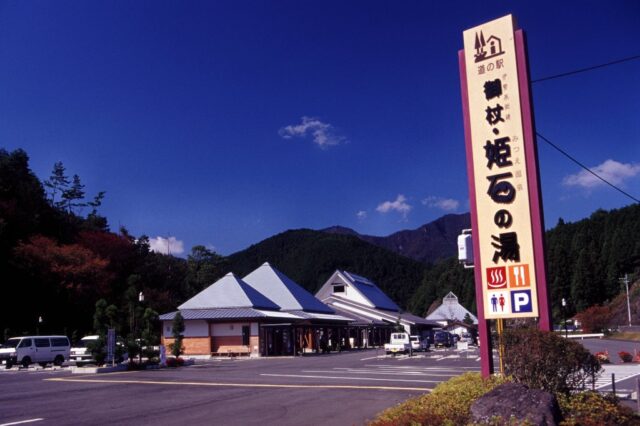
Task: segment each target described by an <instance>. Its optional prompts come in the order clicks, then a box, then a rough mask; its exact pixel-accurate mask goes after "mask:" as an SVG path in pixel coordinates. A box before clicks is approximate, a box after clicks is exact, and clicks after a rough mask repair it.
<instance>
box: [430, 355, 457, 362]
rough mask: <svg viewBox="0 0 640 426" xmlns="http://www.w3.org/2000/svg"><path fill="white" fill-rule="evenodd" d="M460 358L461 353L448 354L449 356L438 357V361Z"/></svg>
mask: <svg viewBox="0 0 640 426" xmlns="http://www.w3.org/2000/svg"><path fill="white" fill-rule="evenodd" d="M457 358H460V355H447V356H443V357H442V358H440V359H437V360H436V361H444V360H445V359H457Z"/></svg>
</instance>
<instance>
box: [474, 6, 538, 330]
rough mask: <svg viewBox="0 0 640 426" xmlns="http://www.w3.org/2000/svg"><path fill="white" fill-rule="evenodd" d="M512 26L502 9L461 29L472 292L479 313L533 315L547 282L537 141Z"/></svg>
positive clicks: (488, 316)
mask: <svg viewBox="0 0 640 426" xmlns="http://www.w3.org/2000/svg"><path fill="white" fill-rule="evenodd" d="M514 27H515V23H514V18H513V17H512V16H511V15H507V16H504V17H502V18H499V19H496V20H494V21H491V22H487V23H485V24H482V25H480V26H477V27H475V28H471V29H469V30H467V31H465V32H464V34H463V38H464V53H463V54H462V55H463V56H464V76H463V78H464V79H465V80H466V93H465V95H466V96H465V97H466V99H464V100H463V101H464V102H465V103H466V110H465V112H466V115H467V116H466V117H465V121H466V123H465V124H466V129H465V131H466V137H467V156H468V158H467V162H469V163H470V164H469V166H468V169H469V170H470V171H471V173H470V174H471V176H470V179H471V180H472V182H471V183H470V187H472V191H473V193H472V194H471V199H472V205H473V206H472V210H473V214H474V218H473V222H474V230H473V233H474V239H477V240H476V242H475V244H476V245H477V247H474V249H475V250H474V251H475V253H476V254H475V266H476V268H480V271H479V272H480V274H479V279H480V280H481V287H482V291H481V292H478V294H477V297H478V298H482V305H483V310H484V318H485V319H500V318H520V317H538V316H539V307H538V297H539V295H538V286H539V285H540V284H542V285H543V286H546V282H545V278H544V260H543V259H544V257H543V254H542V252H541V238H542V237H541V235H538V234H541V232H540V229H538V228H541V226H540V218H541V215H540V204H539V200H538V190H537V186H538V177H537V165H536V158H535V149H534V148H533V149H532V148H531V147H529V146H527V144H532V143H535V141H534V140H531V139H532V136H533V135H532V134H531V135H529V134H527V126H526V125H527V124H528V125H529V127H531V121H532V120H531V117H530V116H527V114H529V113H530V112H529V111H528V106H527V108H526V109H527V111H523V105H525V104H526V105H528V102H529V99H528V87H526V86H527V84H528V81H527V78H526V62H524V47H523V41H522V40H520V45H518V43H519V42H518V40H517V36H518V34H517V33H516V31H515V28H514ZM520 36H522V35H521V34H520ZM519 49H520V50H522V56H523V57H522V58H519V57H518V55H519V53H520V51H519ZM523 68H525V69H523ZM523 75H524V76H525V78H524V81H522V80H523V79H522V76H523ZM523 91H524V92H526V94H527V99H526V101H525V100H524V99H521V93H522V92H523ZM536 239H539V240H540V241H539V242H538V244H536ZM538 248H540V250H539V253H536V250H537V249H538ZM539 281H541V283H539ZM543 294H544V296H545V297H546V287H545V290H544V291H543ZM479 304H480V303H479ZM544 305H545V307H546V300H545V302H544Z"/></svg>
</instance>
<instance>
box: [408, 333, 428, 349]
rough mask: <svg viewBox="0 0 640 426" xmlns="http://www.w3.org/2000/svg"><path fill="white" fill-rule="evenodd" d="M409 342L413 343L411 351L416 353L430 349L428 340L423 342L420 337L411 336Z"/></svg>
mask: <svg viewBox="0 0 640 426" xmlns="http://www.w3.org/2000/svg"><path fill="white" fill-rule="evenodd" d="M409 340H410V341H411V350H412V351H414V352H419V351H426V350H427V349H429V342H428V341H427V340H422V339H421V338H420V336H409Z"/></svg>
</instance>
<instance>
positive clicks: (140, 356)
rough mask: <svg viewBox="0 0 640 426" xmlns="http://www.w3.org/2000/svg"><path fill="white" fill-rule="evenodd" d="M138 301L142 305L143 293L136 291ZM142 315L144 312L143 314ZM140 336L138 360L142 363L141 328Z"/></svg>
mask: <svg viewBox="0 0 640 426" xmlns="http://www.w3.org/2000/svg"><path fill="white" fill-rule="evenodd" d="M138 302H140V305H142V303H144V293H143V292H140V293H138ZM143 316H144V314H143ZM138 329H140V327H138ZM139 336H140V337H139V338H138V361H139V362H140V364H142V330H141V329H140V335H139Z"/></svg>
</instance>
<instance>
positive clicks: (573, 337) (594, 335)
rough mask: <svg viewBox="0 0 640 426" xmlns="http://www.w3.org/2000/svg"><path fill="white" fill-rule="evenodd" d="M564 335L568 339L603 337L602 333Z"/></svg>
mask: <svg viewBox="0 0 640 426" xmlns="http://www.w3.org/2000/svg"><path fill="white" fill-rule="evenodd" d="M561 336H563V337H565V335H564V334H561ZM566 337H567V338H569V339H594V338H598V339H602V338H603V337H604V333H583V334H569V335H567V336H566Z"/></svg>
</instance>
